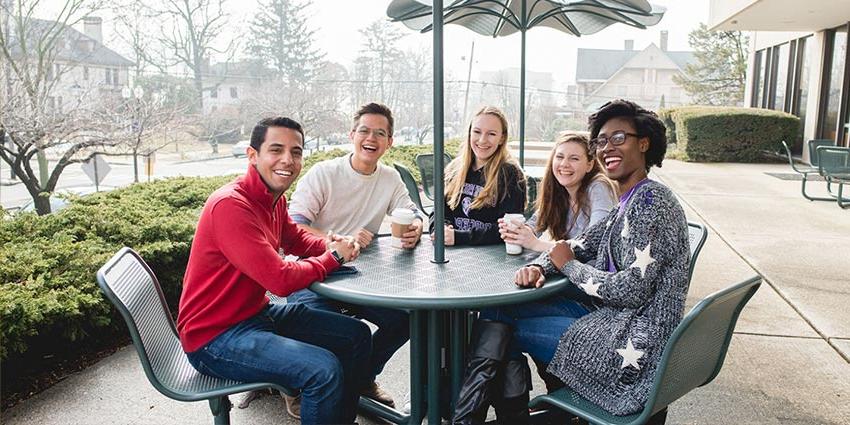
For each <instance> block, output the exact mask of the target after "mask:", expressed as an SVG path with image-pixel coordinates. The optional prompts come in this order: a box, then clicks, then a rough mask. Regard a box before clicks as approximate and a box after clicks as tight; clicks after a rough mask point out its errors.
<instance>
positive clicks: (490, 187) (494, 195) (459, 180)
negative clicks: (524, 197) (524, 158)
mask: <svg viewBox="0 0 850 425" xmlns="http://www.w3.org/2000/svg"><path fill="white" fill-rule="evenodd" d="M485 114H486V115H492V116H494V117H496V118H498V119H499V121H500V122H501V124H502V139H501V140H499V148H498V149H496V152H494V153H493V155H491V156H490V158H487V162H486V163H485V164H484V189H483V190H481V192H479V193H478V195H476V196H475V199H473V201H472V204H471V205H470V208H472V209H478V208H482V207H485V206H494V205H496V202H497V200H501V199H504V197H505V196H506V194H507V191H506V190H505V191H504V193H501V194H499V179H500V177H502V176H501V172H502V165H504V164H505V163H511V164H514V165H516V161H515V160H514V159H513V157H512V156H511V153H510V152H509V151H508V143H507V142H508V119H507V118H505V113H504V112H502V111H501V110H500V109H499V108H496V107H494V106H485V107H483V108H481V109H480V110H479V111H478V112H477V113H476V114H475V115H474V116H473V117H472V120H470V122H469V128H468V129H467V131H466V140H465V141H464V143H462V144H461V146H460V149H459V150H460V152H458V157H457V158H455V159H453V160H452V162H450V163H449V165H447V166H446V174H445V176H446V177H445V179H446V201H447V202H448V204H449V206H450V207H451V208H452V209H455V208H457V206H458V204H460V198H461V195H462V194H463V185H464V183H465V182H466V176H467V174H468V173H469V168H470V167H472V164H473V163H474V162H475V153H473V152H472V144H471V143H470V138H471V137H472V123H473V122H474V121H475V118H477V117H479V116H481V115H485ZM517 169H519V166H518V165H517ZM500 198H501V199H500Z"/></svg>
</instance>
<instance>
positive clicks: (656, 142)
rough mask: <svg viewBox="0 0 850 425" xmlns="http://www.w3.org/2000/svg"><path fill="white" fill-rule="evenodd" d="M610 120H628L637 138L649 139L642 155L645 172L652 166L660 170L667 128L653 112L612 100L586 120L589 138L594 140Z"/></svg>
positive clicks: (633, 104)
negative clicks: (644, 161) (644, 162)
mask: <svg viewBox="0 0 850 425" xmlns="http://www.w3.org/2000/svg"><path fill="white" fill-rule="evenodd" d="M612 118H624V119H627V120H630V121H631V122H632V125H634V127H635V132H637V135H638V136H639V137H648V138H649V149H648V150H647V151H646V153H645V154H644V158H645V159H646V171H647V172H648V171H649V169H650V167H652V166H653V165H655V166H658V167H659V168H661V162H662V161H664V155H665V154H666V153H667V127H666V126H664V123H663V122H662V121H661V120H660V119H659V118H658V115H656V114H655V112H652V111H650V110H648V109H644V108H643V107H641V106H640V105H638V104H637V103H634V102H632V101H629V100H625V99H617V100H612V101H610V102H608V103H606V104H604V105H602V107H601V108H599V109H598V110H597V111H596V112H594V113H593V115H591V116H590V117H589V118H588V119H587V126H588V129H589V130H590V138H591V139H595V138H596V136H598V135H599V130H601V129H602V126H603V125H605V123H606V122H608V120H610V119H612Z"/></svg>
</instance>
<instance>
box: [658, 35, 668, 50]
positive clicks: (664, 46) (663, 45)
mask: <svg viewBox="0 0 850 425" xmlns="http://www.w3.org/2000/svg"><path fill="white" fill-rule="evenodd" d="M659 44H661V46H660V47H661V51H663V52H666V51H667V30H662V31H661V40H660V43H659Z"/></svg>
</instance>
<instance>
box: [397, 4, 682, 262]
mask: <svg viewBox="0 0 850 425" xmlns="http://www.w3.org/2000/svg"><path fill="white" fill-rule="evenodd" d="M438 10H442V14H438V13H436V11H438ZM665 10H666V9H665V8H664V7H661V6H656V5H652V4H650V3H649V2H648V1H646V0H453V1H450V3H449V4H448V5H447V6H445V7H444V6H443V1H442V0H392V2H390V5H389V6H388V7H387V16H389V17H390V18H391V19H392V20H393V21H395V22H402V23H404V24H405V25H406V26H407V27H408V28H411V29H414V30H417V31H421V32H427V31H431V30H433V31H434V157H435V158H442V155H443V140H442V139H443V121H444V117H443V24H444V23H447V24H457V25H462V26H464V27H466V28H469V29H471V30H472V31H475V32H476V33H478V34H482V35H488V36H492V37H500V36H506V35H510V34H513V33H516V32H520V33H521V34H522V51H521V60H520V113H519V162H520V165H521V166H524V165H525V44H526V43H525V32H526V31H527V30H528V29H530V28H534V27H536V26H545V27H549V28H554V29H557V30H560V31H563V32H566V33H568V34H572V35H575V36H582V35H585V34H594V33H596V32H599V31H601V30H603V29H604V28H606V27H608V26H609V25H612V24H615V23H623V24H626V25H630V26H633V27H637V28H642V29H643V28H646V27H647V26H651V25H655V24H657V23H658V22H659V21H660V20H661V18H662V17H663V15H664V12H665ZM434 175H435V176H442V175H443V163H442V161H434ZM444 200H445V193H444V189H443V182H442V179H435V185H434V205H435V206H437V207H436V208H435V209H434V215H435V222H436V223H442V222H443V218H444V217H443V209H442V208H440V207H439V206H440V205H443V203H444ZM435 230H436V232H435V233H436V234H435V239H436V241H435V245H434V262H437V263H442V262H445V258H444V241H445V239H444V235H443V228H442V226H435Z"/></svg>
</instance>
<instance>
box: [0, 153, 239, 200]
mask: <svg viewBox="0 0 850 425" xmlns="http://www.w3.org/2000/svg"><path fill="white" fill-rule="evenodd" d="M107 162H109V165H110V167H112V170H111V171H110V172H109V174H107V175H106V177H105V178H104V179H103V182H102V183H101V185H102V186H112V187H122V186H127V185H129V184H130V183H132V182H133V163H132V159H131V158H124V157H112V158H109V159H108V160H107ZM247 164H248V161H247V159H246V158H245V157H241V158H233V157H232V156H228V157H222V158H218V159H209V160H196V161H191V162H186V161H175V160H168V159H158V160H157V162H156V164H155V166H154V173H153V175H152V176H151V179H158V178H165V177H174V176H220V175H226V174H241V173H244V172H245V167H246V166H247ZM3 165H6V164H3ZM139 168H140V170H139V172H140V174H141V175H140V176H139V179H140V180H141V181H146V180H147V176H145V175H144V166H143V163H141V162H140V164H139ZM0 172H3V179H4V180H3V182H4V183H7V179H8V177H9V175H8V172H9V170H8V168H7V167H2V169H0ZM92 185H93V183H92V182H91V180H89V178H88V176H86V175H85V173H83V170H82V168H81V166H80V165H76V164H75V165H71V166H69V167H68V168H66V169H65V171H64V172H63V173H62V175H61V176H60V177H59V183H58V184H57V185H56V188H57V190H59V189H64V188H69V187H80V186H92ZM31 199H32V198H31V197H30V194H29V192H27V189H26V188H25V187H24V185H23V184H21V183H17V184H13V185H0V205H2V206H3V208H14V207H19V206H21V205H23V204H25V203H27V202H28V201H30V200H31Z"/></svg>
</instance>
